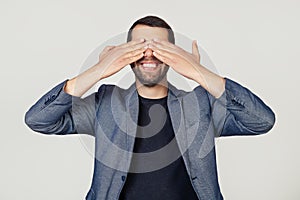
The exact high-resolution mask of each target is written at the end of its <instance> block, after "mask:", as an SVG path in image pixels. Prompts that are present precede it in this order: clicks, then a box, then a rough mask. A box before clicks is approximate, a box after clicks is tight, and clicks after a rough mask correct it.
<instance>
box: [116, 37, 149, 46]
mask: <svg viewBox="0 0 300 200" xmlns="http://www.w3.org/2000/svg"><path fill="white" fill-rule="evenodd" d="M144 42H145V39H144V38H140V39H137V40H131V41H130V42H127V43H124V44H121V45H119V47H122V48H126V47H129V46H134V45H137V44H142V43H144Z"/></svg>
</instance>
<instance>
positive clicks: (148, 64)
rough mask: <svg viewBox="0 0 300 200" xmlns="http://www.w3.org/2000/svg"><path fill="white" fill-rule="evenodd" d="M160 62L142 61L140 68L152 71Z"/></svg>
mask: <svg viewBox="0 0 300 200" xmlns="http://www.w3.org/2000/svg"><path fill="white" fill-rule="evenodd" d="M160 64H161V62H159V61H142V62H140V66H141V67H142V68H143V69H144V70H146V71H154V70H156V69H157V68H158V67H159V65H160Z"/></svg>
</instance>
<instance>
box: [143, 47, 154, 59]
mask: <svg viewBox="0 0 300 200" xmlns="http://www.w3.org/2000/svg"><path fill="white" fill-rule="evenodd" d="M152 56H153V51H152V49H149V48H148V49H146V51H145V53H144V57H148V58H149V57H152Z"/></svg>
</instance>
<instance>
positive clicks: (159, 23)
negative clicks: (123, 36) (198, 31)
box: [127, 16, 175, 44]
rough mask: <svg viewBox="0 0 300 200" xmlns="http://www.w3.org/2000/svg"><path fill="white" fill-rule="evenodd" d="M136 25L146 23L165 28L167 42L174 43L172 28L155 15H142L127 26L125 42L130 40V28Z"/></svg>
mask: <svg viewBox="0 0 300 200" xmlns="http://www.w3.org/2000/svg"><path fill="white" fill-rule="evenodd" d="M137 25H146V26H151V27H159V28H165V29H167V31H168V34H169V35H168V39H169V42H171V43H173V44H175V37H174V32H173V30H172V28H171V27H170V26H169V24H167V22H165V21H164V20H163V19H161V18H159V17H156V16H146V17H143V18H141V19H139V20H137V21H136V22H134V23H133V24H132V26H131V27H130V28H129V31H128V34H127V42H129V41H131V40H132V30H133V29H134V27H136V26H137Z"/></svg>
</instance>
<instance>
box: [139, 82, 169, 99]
mask: <svg viewBox="0 0 300 200" xmlns="http://www.w3.org/2000/svg"><path fill="white" fill-rule="evenodd" d="M135 84H136V88H137V91H138V93H139V95H140V96H142V97H144V98H148V99H160V98H163V97H166V96H167V95H168V82H167V80H166V79H164V80H162V81H161V82H160V83H158V84H156V85H154V86H152V87H148V86H145V85H143V84H141V83H140V82H139V81H138V80H136V82H135Z"/></svg>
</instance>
